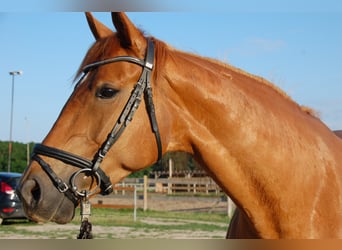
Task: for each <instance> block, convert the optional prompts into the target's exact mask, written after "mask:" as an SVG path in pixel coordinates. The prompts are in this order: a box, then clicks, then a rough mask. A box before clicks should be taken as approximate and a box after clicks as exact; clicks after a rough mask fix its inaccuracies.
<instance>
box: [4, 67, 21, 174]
mask: <svg viewBox="0 0 342 250" xmlns="http://www.w3.org/2000/svg"><path fill="white" fill-rule="evenodd" d="M9 74H10V75H11V76H12V98H11V118H10V134H9V143H8V168H7V172H11V157H12V127H13V101H14V77H15V76H16V75H22V74H23V72H22V71H21V70H19V71H11V72H9Z"/></svg>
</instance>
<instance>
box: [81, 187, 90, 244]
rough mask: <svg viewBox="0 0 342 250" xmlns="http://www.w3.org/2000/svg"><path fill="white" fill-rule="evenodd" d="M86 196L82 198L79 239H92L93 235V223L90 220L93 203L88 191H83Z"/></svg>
mask: <svg viewBox="0 0 342 250" xmlns="http://www.w3.org/2000/svg"><path fill="white" fill-rule="evenodd" d="M83 193H84V196H83V197H82V199H81V212H80V215H81V227H80V234H79V235H78V236H77V239H82V240H85V239H92V238H93V235H92V233H91V230H92V225H91V223H90V222H89V217H90V215H91V204H90V201H89V195H88V191H83Z"/></svg>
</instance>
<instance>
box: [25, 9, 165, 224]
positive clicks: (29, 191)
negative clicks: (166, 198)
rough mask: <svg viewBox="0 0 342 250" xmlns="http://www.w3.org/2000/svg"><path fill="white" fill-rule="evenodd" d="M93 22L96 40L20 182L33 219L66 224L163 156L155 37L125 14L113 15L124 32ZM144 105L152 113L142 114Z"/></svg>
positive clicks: (116, 23)
mask: <svg viewBox="0 0 342 250" xmlns="http://www.w3.org/2000/svg"><path fill="white" fill-rule="evenodd" d="M86 17H87V20H88V24H89V27H90V29H91V31H92V33H93V35H94V37H95V39H96V42H95V43H94V45H93V46H92V47H91V48H90V49H89V51H88V53H87V55H86V56H85V58H84V61H83V62H82V65H81V67H80V70H79V73H78V75H79V78H80V79H79V81H78V83H77V84H76V86H75V89H74V91H73V93H72V95H71V96H70V98H69V100H68V101H67V103H66V104H65V106H64V108H63V110H62V112H61V114H60V115H59V117H58V119H57V121H56V122H55V124H54V126H53V128H52V129H51V131H50V132H49V134H48V135H47V136H46V138H45V139H44V140H43V142H42V144H38V145H36V147H35V148H34V152H33V155H32V161H31V163H30V165H29V166H28V167H27V169H26V171H25V173H24V175H23V178H22V180H21V184H20V188H19V192H20V194H21V197H22V200H23V203H24V207H25V210H26V212H27V215H28V216H29V217H30V218H31V219H32V220H36V221H48V220H51V221H55V222H57V223H67V222H68V221H70V220H71V219H72V218H73V216H74V209H75V206H77V205H78V203H79V201H80V199H81V198H82V197H83V196H86V195H89V194H95V193H98V192H101V193H103V194H108V193H110V192H111V191H112V183H116V182H118V181H120V180H121V179H122V178H124V177H126V176H127V175H129V174H130V173H132V172H135V171H138V170H140V169H142V168H145V167H147V166H149V165H150V164H152V163H153V162H155V161H156V160H157V159H158V158H160V157H161V153H162V152H161V141H160V136H159V130H158V125H157V120H156V116H155V110H154V103H153V97H152V83H153V74H154V72H153V66H154V44H153V41H152V39H147V38H146V37H145V36H144V35H143V34H142V32H141V31H140V30H139V29H138V28H136V27H135V26H134V25H133V23H132V22H131V21H130V20H129V19H128V17H127V16H126V15H125V14H123V13H113V14H112V20H113V24H114V26H115V28H116V31H117V32H113V31H111V29H109V28H108V27H106V26H105V25H103V24H102V23H100V22H99V21H98V20H96V19H95V18H94V17H93V16H92V15H91V14H90V13H86ZM140 103H141V106H146V108H147V110H146V109H144V108H139V109H138V107H139V105H140ZM147 111H148V112H147ZM133 116H134V120H133ZM128 124H130V125H129V129H127V130H126V129H125V128H126V127H127V126H128ZM121 134H123V136H122V137H121ZM123 137H124V138H123ZM145 148H150V150H144V149H145ZM104 156H105V157H104Z"/></svg>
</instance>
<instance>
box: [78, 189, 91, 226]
mask: <svg viewBox="0 0 342 250" xmlns="http://www.w3.org/2000/svg"><path fill="white" fill-rule="evenodd" d="M84 194H85V195H84V197H83V198H82V199H81V212H80V215H81V220H82V221H84V220H86V219H87V220H89V217H90V215H91V204H90V202H89V198H88V192H87V191H84Z"/></svg>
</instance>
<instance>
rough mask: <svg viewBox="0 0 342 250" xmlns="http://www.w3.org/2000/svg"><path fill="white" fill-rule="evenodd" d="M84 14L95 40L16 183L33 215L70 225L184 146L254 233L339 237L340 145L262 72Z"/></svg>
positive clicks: (123, 21)
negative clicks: (87, 207)
mask: <svg viewBox="0 0 342 250" xmlns="http://www.w3.org/2000/svg"><path fill="white" fill-rule="evenodd" d="M86 16H87V20H88V23H89V26H90V29H91V31H92V33H93V35H94V37H95V39H96V42H95V44H94V45H93V46H92V47H91V48H90V49H89V51H88V53H87V55H86V56H85V59H84V60H83V63H82V65H81V67H80V70H79V72H78V76H80V80H79V82H78V83H77V84H76V86H75V90H74V91H73V93H72V95H71V96H70V98H69V100H68V101H67V103H66V104H65V106H64V108H63V110H62V112H61V114H60V116H59V117H58V119H57V121H56V122H55V124H54V126H53V128H52V129H51V131H50V132H49V134H48V135H47V136H46V138H45V139H44V141H43V142H42V144H38V145H37V146H36V147H35V149H34V152H33V155H32V161H31V163H30V165H29V166H28V168H27V169H26V171H25V173H24V174H23V177H22V180H21V183H20V186H19V192H20V194H21V198H22V201H23V204H24V207H25V210H26V213H27V215H28V216H29V217H30V218H31V219H32V220H35V221H42V222H43V221H54V222H56V223H67V222H69V221H70V220H71V219H72V218H73V216H74V210H75V206H77V204H78V203H79V201H80V200H81V199H83V198H85V197H87V196H88V195H90V193H91V194H95V193H98V192H101V193H102V194H108V193H110V192H111V191H112V184H115V183H117V182H119V181H120V180H121V179H123V178H125V177H126V176H127V175H129V174H130V173H132V172H135V171H139V170H141V169H143V168H146V167H147V166H150V165H151V164H152V163H154V162H156V161H157V160H158V159H159V158H160V157H161V155H162V154H164V153H165V152H168V151H184V152H188V153H190V154H192V155H193V156H194V158H195V159H196V160H197V161H198V162H199V163H200V164H201V165H202V166H203V167H204V168H205V169H206V171H207V172H208V174H209V175H210V176H211V177H212V178H213V179H214V180H215V181H216V182H217V183H218V184H219V185H220V186H221V188H222V189H223V190H224V191H225V192H226V193H227V194H228V195H229V196H230V197H231V198H232V199H233V200H234V202H235V204H236V205H237V207H238V208H239V211H240V214H243V217H242V219H243V223H245V224H247V225H248V226H249V230H251V231H252V233H253V235H254V236H255V237H261V238H339V237H342V195H341V191H342V179H341V176H342V155H341V151H342V140H340V139H339V138H338V137H337V136H336V135H335V134H334V133H333V132H332V131H331V130H330V129H329V128H328V127H327V126H326V125H324V124H323V123H322V122H321V121H320V120H319V119H318V118H317V117H315V116H314V115H312V113H311V112H309V111H308V110H307V109H305V108H302V107H301V106H299V105H298V104H296V103H295V102H294V101H292V100H291V99H290V98H289V97H288V96H287V95H286V94H284V93H283V92H281V91H280V90H279V89H277V88H276V87H275V86H274V85H272V84H271V83H269V82H268V81H266V80H264V79H262V78H260V77H257V76H253V75H251V74H248V73H246V72H244V71H242V70H239V69H237V68H235V67H233V66H230V65H226V64H223V63H220V62H218V61H216V60H212V59H208V58H203V57H200V56H197V55H193V54H189V53H185V52H181V51H178V50H175V49H174V48H172V47H170V46H168V45H167V44H165V43H164V42H162V41H160V40H158V39H156V38H153V37H145V36H144V35H143V33H142V32H141V31H140V30H139V29H138V28H137V27H136V26H135V25H134V24H133V23H132V22H131V21H130V20H129V19H128V17H127V16H126V15H125V14H124V13H113V14H112V20H113V24H114V26H115V28H116V32H113V31H112V30H111V29H109V28H108V27H106V26H105V25H103V24H102V23H100V22H99V21H97V20H96V19H95V18H94V17H93V16H92V15H91V14H89V13H87V15H86ZM82 72H83V74H82ZM152 93H153V96H152ZM139 104H140V105H139ZM233 225H234V223H233ZM235 236H237V237H238V236H239V235H235ZM240 236H243V234H241V235H240Z"/></svg>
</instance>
